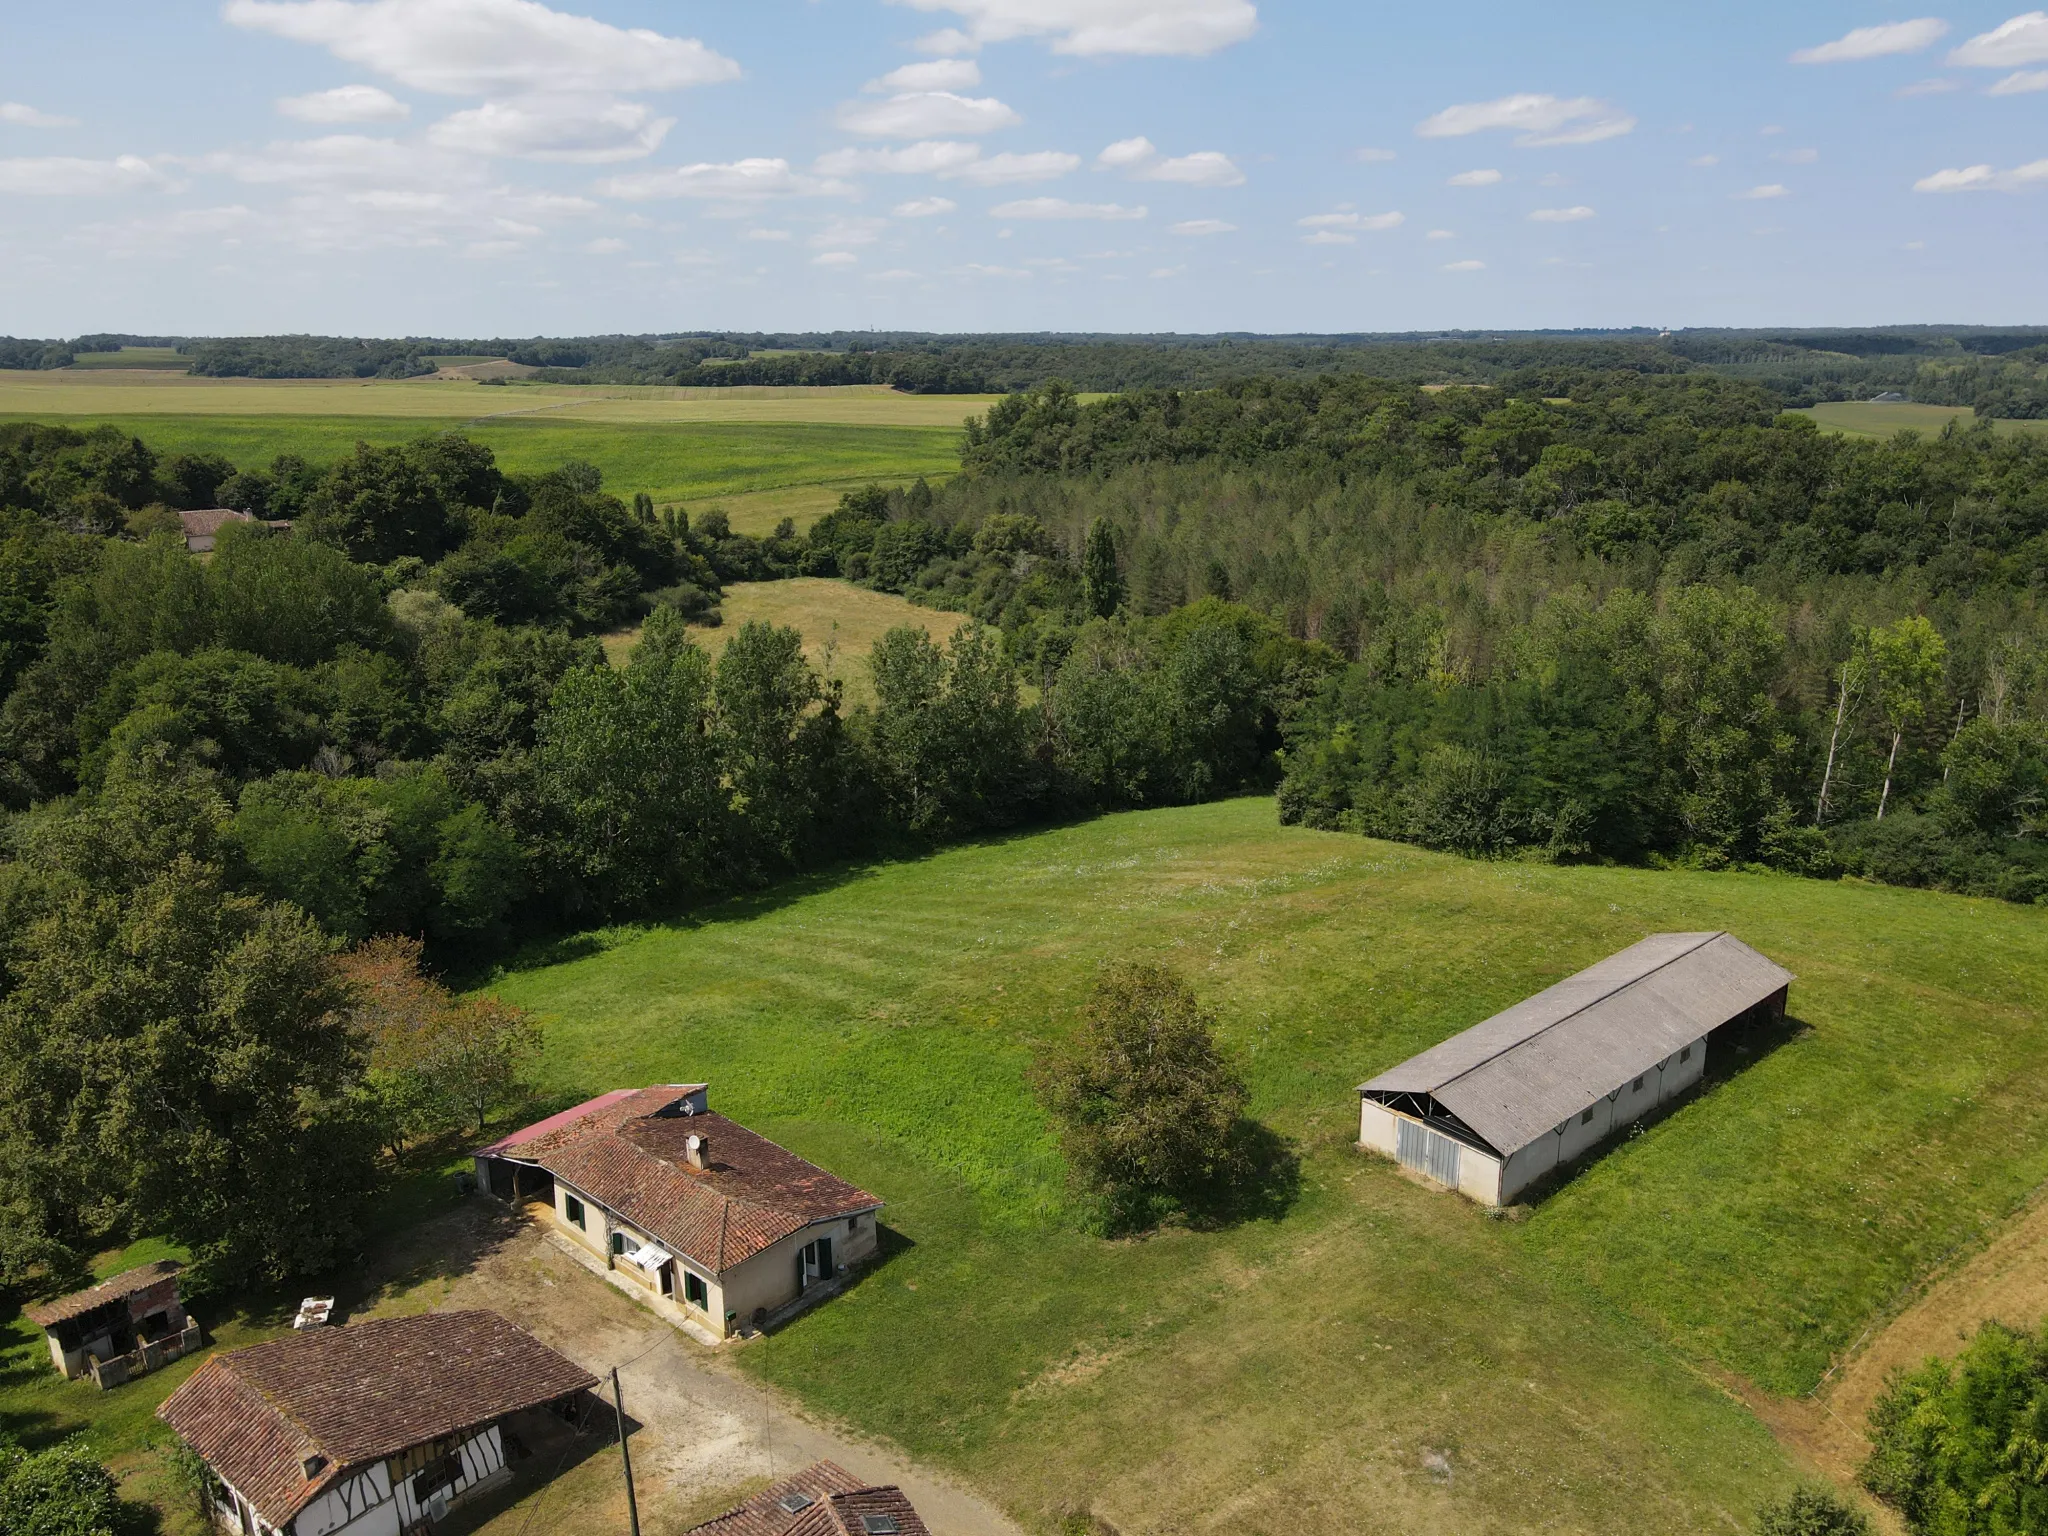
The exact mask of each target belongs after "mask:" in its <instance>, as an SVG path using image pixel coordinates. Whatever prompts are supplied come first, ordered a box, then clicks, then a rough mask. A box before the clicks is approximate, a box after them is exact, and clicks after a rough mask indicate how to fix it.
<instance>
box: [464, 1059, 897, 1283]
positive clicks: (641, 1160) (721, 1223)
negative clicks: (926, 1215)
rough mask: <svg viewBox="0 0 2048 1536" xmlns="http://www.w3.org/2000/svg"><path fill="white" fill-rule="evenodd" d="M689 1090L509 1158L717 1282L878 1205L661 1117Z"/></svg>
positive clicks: (630, 1100)
mask: <svg viewBox="0 0 2048 1536" xmlns="http://www.w3.org/2000/svg"><path fill="white" fill-rule="evenodd" d="M700 1086H701V1085H700ZM693 1091H697V1089H695V1088H685V1087H681V1086H671V1087H662V1088H647V1089H643V1090H641V1091H640V1092H638V1093H635V1094H631V1095H629V1096H627V1097H625V1098H620V1099H615V1100H613V1101H612V1102H610V1103H608V1104H601V1105H598V1106H597V1107H595V1108H590V1109H589V1110H588V1112H587V1113H583V1114H581V1115H579V1116H577V1117H576V1118H575V1119H573V1120H572V1121H569V1122H568V1123H565V1124H562V1125H558V1126H555V1127H553V1128H551V1129H549V1130H547V1131H545V1132H544V1133H542V1134H540V1135H537V1136H535V1137H533V1138H532V1139H531V1140H528V1141H525V1142H524V1143H522V1144H520V1145H517V1146H516V1147H515V1148H513V1149H511V1151H510V1155H512V1156H515V1157H518V1158H520V1159H522V1160H525V1161H530V1162H533V1163H535V1164H537V1165H538V1166H540V1167H542V1168H544V1169H546V1170H547V1171H548V1172H549V1173H551V1174H553V1175H554V1176H555V1177H556V1178H558V1179H560V1180H561V1181H562V1182H563V1183H565V1184H568V1185H569V1186H571V1187H572V1188H574V1189H576V1190H579V1191H580V1192H582V1193H583V1194H586V1195H588V1196H589V1197H590V1198H591V1199H592V1200H594V1201H596V1202H597V1203H598V1204H600V1205H602V1206H604V1207H605V1208H606V1209H608V1210H611V1211H615V1212H616V1213H618V1214H619V1215H620V1216H622V1217H624V1218H625V1219H626V1220H627V1221H629V1222H631V1223H632V1224H633V1225H634V1226H636V1227H638V1228H639V1229H640V1230H641V1231H643V1232H645V1233H647V1234H648V1235H649V1236H650V1237H652V1238H654V1239H655V1241H657V1242H659V1243H661V1244H662V1245H663V1246H664V1247H666V1248H668V1249H669V1250H670V1251H671V1252H675V1253H680V1254H682V1255H683V1256H684V1257H686V1258H689V1259H692V1260H694V1261H695V1262H696V1263H698V1264H700V1265H702V1266H703V1267H704V1268H705V1269H707V1270H709V1271H710V1272H711V1273H713V1274H719V1273H722V1272H723V1271H725V1270H728V1269H730V1268H732V1266H733V1265H735V1264H739V1263H743V1262H745V1261H746V1260H747V1259H750V1258H752V1257H753V1256H754V1255H755V1254H757V1253H760V1252H762V1251H763V1250H765V1249H767V1248H769V1247H770V1246H772V1245H773V1244H774V1243H776V1242H777V1241H778V1240H780V1239H781V1238H784V1237H787V1236H788V1235H789V1234H790V1233H792V1232H798V1231H801V1230H802V1229H803V1228H805V1227H807V1226H809V1225H811V1224H812V1223H813V1222H818V1221H831V1220H835V1219H843V1218H845V1217H848V1216H853V1215H856V1214H858V1213H860V1212H864V1211H872V1210H877V1209H879V1208H880V1207H881V1204H882V1202H881V1201H879V1200H877V1199H876V1198H875V1197H874V1196H873V1195H871V1194H869V1193H867V1191H865V1190H862V1189H857V1188H855V1187H854V1186H853V1185H851V1184H849V1183H847V1182H846V1181H845V1180H844V1179H840V1178H835V1177H834V1176H833V1175H831V1174H829V1173H827V1172H826V1171H825V1170H824V1169H822V1168H820V1167H819V1166H818V1165H817V1164H815V1163H812V1162H807V1161H805V1160H804V1159H803V1158H801V1157H798V1156H797V1155H796V1154H795V1153H794V1152H791V1151H789V1150H787V1149H786V1148H783V1147H778V1146H777V1145H776V1144H775V1143H774V1142H772V1141H770V1140H768V1139H767V1138H766V1137H765V1136H759V1135H756V1134H755V1133H754V1132H752V1131H750V1130H748V1129H747V1128H746V1127H745V1126H743V1125H739V1124H737V1123H735V1122H734V1121H731V1120H728V1119H726V1118H725V1116H723V1115H716V1114H712V1113H710V1112H708V1111H707V1112H705V1113H702V1114H696V1115H672V1114H664V1113H662V1111H664V1110H667V1109H668V1108H669V1107H670V1106H671V1105H673V1104H675V1103H676V1102H677V1101H678V1099H679V1098H680V1097H681V1096H682V1095H684V1094H686V1093H689V1092H693ZM593 1103H594V1104H595V1103H596V1101H593ZM543 1124H545V1122H543ZM691 1136H701V1137H703V1138H704V1141H705V1144H706V1147H707V1149H708V1154H709V1158H710V1164H709V1166H708V1167H705V1168H702V1169H698V1168H693V1167H691V1166H690V1164H689V1161H688V1158H687V1154H686V1150H685V1144H686V1143H687V1142H688V1140H689V1138H690V1137H691ZM489 1150H490V1149H488V1148H487V1149H486V1151H487V1152H488V1151H489Z"/></svg>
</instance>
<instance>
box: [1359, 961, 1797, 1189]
mask: <svg viewBox="0 0 2048 1536" xmlns="http://www.w3.org/2000/svg"><path fill="white" fill-rule="evenodd" d="M1791 984H1792V975H1791V973H1790V972H1789V971H1785V970H1781V969H1780V968H1779V967H1778V966H1776V965H1774V964H1772V963H1771V962H1770V961H1769V960H1766V959H1765V958H1764V957H1763V956H1762V955H1760V954H1758V953H1757V952H1756V951H1755V950H1753V949H1751V948H1750V947H1749V946H1748V945H1747V944H1745V943H1743V942H1742V941H1741V940H1740V939H1737V938H1735V937H1733V936H1732V935H1730V934H1726V933H1659V934H1652V935H1651V936H1650V937H1649V938H1647V939H1644V940H1643V941H1642V942H1641V943H1640V944H1633V945H1630V946H1629V947H1628V948H1627V949H1624V950H1623V951H1621V953H1619V954H1617V955H1610V956H1608V957H1607V958H1606V959H1605V960H1602V961H1601V962H1600V963H1599V964H1598V965H1594V966H1590V967H1588V968H1587V969H1586V970H1583V971H1581V972H1579V973H1578V975H1576V976H1571V977H1567V978H1566V979H1565V980H1563V981H1561V982H1559V983H1558V984H1557V985H1556V986H1554V987H1549V988H1547V989H1545V990H1544V991H1542V992H1539V993H1537V994H1536V995H1535V996H1534V997H1531V998H1528V999H1526V1000H1524V1001H1522V1002H1519V1003H1517V1004H1515V1006H1514V1007H1512V1008H1510V1009H1508V1010H1507V1011H1506V1012H1505V1013H1498V1014H1495V1015H1494V1016H1493V1017H1492V1018H1490V1019H1488V1020H1486V1021H1485V1022H1484V1023H1481V1024H1475V1025H1473V1026H1472V1027H1471V1028H1470V1029H1468V1030H1466V1031H1465V1032H1464V1033H1463V1034H1461V1035H1454V1036H1452V1037H1451V1038H1450V1039H1448V1040H1446V1041H1444V1042H1443V1043H1442V1044H1441V1045H1437V1046H1432V1047H1431V1048H1430V1049H1429V1050H1426V1051H1424V1052H1423V1053H1422V1054H1421V1055H1420V1056H1416V1057H1413V1058H1411V1059H1410V1060H1408V1061H1404V1062H1403V1063H1401V1065H1400V1066H1398V1067H1395V1068H1393V1069H1392V1070H1391V1071H1388V1072H1382V1073H1381V1074H1380V1075H1379V1076H1378V1077H1376V1078H1374V1079H1373V1080H1372V1081H1371V1082H1369V1083H1365V1084H1363V1085H1361V1086H1360V1088H1359V1090H1358V1093H1359V1098H1360V1108H1359V1125H1358V1140H1359V1144H1360V1145H1361V1146H1364V1147H1368V1148H1371V1149H1373V1150H1375V1151H1379V1152H1384V1153H1385V1154H1386V1155H1387V1156H1389V1157H1392V1158H1395V1159H1397V1160H1399V1161H1400V1162H1401V1163H1402V1164H1403V1165H1404V1166H1406V1167H1408V1168H1412V1169H1414V1170H1415V1171H1416V1172H1418V1173H1421V1174H1423V1175H1424V1176H1426V1177H1428V1178H1430V1179H1433V1180H1434V1181H1436V1182H1437V1183H1439V1184H1443V1185H1446V1186H1448V1187H1449V1188H1452V1189H1455V1190H1458V1191H1459V1192H1460V1193H1462V1194H1465V1195H1468V1196H1470V1197H1471V1198H1472V1199H1474V1200H1477V1201H1478V1202H1479V1203H1480V1204H1482V1205H1505V1204H1507V1203H1508V1202H1509V1201H1511V1200H1512V1199H1513V1198H1514V1197H1515V1196H1516V1195H1517V1194H1518V1193H1520V1192H1521V1191H1522V1190H1524V1189H1526V1188H1528V1187H1529V1185H1530V1184H1531V1183H1533V1182H1534V1181H1535V1180H1537V1179H1538V1178H1541V1177H1542V1176H1543V1175H1544V1174H1546V1173H1548V1172H1550V1170H1552V1169H1553V1168H1558V1167H1561V1166H1563V1165H1564V1164H1567V1163H1569V1162H1571V1161H1572V1160H1573V1159H1574V1158H1576V1157H1578V1156H1579V1155H1580V1154H1581V1153H1583V1152H1585V1151H1587V1150H1588V1149H1589V1148H1591V1147H1594V1146H1596V1145H1598V1144H1599V1143H1600V1142H1602V1141H1604V1140H1606V1139H1607V1137H1608V1136H1610V1135H1612V1134H1614V1133H1615V1132H1617V1131H1620V1130H1623V1129H1625V1128H1626V1127H1628V1126H1629V1125H1631V1124H1633V1123H1634V1122H1635V1121H1637V1120H1640V1119H1641V1118H1642V1117H1643V1116H1645V1115H1647V1114H1649V1113H1650V1112H1651V1111H1652V1110H1654V1109H1656V1108H1657V1107H1658V1106H1659V1105H1660V1104H1663V1103H1666V1102H1667V1101H1669V1100H1670V1099H1672V1098H1673V1097H1675V1096H1677V1095H1678V1094H1681V1093H1684V1092H1685V1091H1686V1090H1687V1089H1688V1088H1691V1087H1692V1086H1694V1085H1695V1084H1696V1083H1698V1082H1699V1080H1700V1077H1701V1074H1702V1073H1703V1072H1704V1071H1705V1069H1706V1064H1707V1043H1708V1037H1709V1036H1710V1035H1712V1034H1713V1032H1714V1031H1715V1030H1717V1029H1723V1028H1725V1027H1727V1026H1729V1025H1735V1026H1737V1027H1741V1026H1743V1025H1746V1024H1748V1023H1751V1022H1754V1021H1759V1020H1764V1019H1777V1018H1782V1017H1783V1016H1784V1012H1785V994H1786V989H1787V988H1788V987H1790V985H1791Z"/></svg>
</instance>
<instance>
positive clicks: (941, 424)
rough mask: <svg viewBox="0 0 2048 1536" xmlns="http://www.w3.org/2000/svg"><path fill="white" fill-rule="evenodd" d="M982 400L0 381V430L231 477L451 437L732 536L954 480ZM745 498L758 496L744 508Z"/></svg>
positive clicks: (753, 392)
mask: <svg viewBox="0 0 2048 1536" xmlns="http://www.w3.org/2000/svg"><path fill="white" fill-rule="evenodd" d="M986 404H987V402H986V401H985V400H981V399H979V398H970V397H963V396H924V395H899V394H896V393H895V392H893V391H891V390H887V389H882V388H866V387H859V388H850V389H773V388H759V389H664V388H659V387H653V386H648V387H638V386H634V387H623V386H622V387H617V388H605V389H599V388H592V387H583V386H552V387H547V386H530V385H517V386H506V387H503V388H499V387H493V386H486V385H480V384H476V383H474V382H471V381H469V380H463V379H454V380H449V379H438V380H431V381H428V380H404V381H389V380H367V381H365V380H356V379H345V380H334V379H318V380H292V381H276V382H273V381H268V380H249V379H197V378H189V377H185V376H183V375H178V374H145V373H126V374H122V375H120V376H118V378H115V379H113V380H112V381H111V382H110V379H109V375H107V374H105V373H92V372H86V373H75V374H74V373H69V372H65V371H54V372H48V373H19V372H15V373H0V421H22V420H35V421H56V422H63V423H66V424H68V425H72V426H78V427H88V426H95V425H98V424H100V423H102V422H108V423H111V424H113V425H114V426H117V427H119V428H120V429H121V430H122V431H124V432H131V433H133V434H135V435H136V436H138V437H140V438H142V439H143V440H144V441H146V442H148V443H149V444H150V445H151V446H152V447H154V448H156V449H157V450H158V451H159V452H161V453H219V454H223V455H225V456H226V457H227V458H229V459H231V460H233V461H234V463H235V464H236V465H237V466H240V467H244V468H247V467H254V466H260V465H265V464H268V463H269V462H270V460H271V459H273V458H274V457H276V456H277V455H278V454H280V453H295V454H298V455H300V456H301V457H302V458H305V459H307V460H309V461H311V462H313V463H326V462H329V461H332V460H334V459H337V458H341V457H343V456H345V455H346V454H348V453H349V452H350V451H352V450H353V448H354V447H355V445H356V443H357V442H359V441H360V442H368V443H374V444H377V445H379V446H386V445H390V444H394V443H403V442H408V441H410V440H412V439H414V438H417V437H421V436H424V435H426V434H428V433H433V432H451V431H460V432H463V433H465V434H466V435H468V436H470V437H473V438H475V439H476V440H478V441H479V442H482V443H485V444H487V445H488V446H489V447H490V448H491V450H492V452H494V453H495V454H496V455H497V458H498V462H499V464H500V465H501V466H503V467H504V468H505V469H508V470H512V471H515V472H533V471H539V470H546V469H553V468H555V467H556V466H557V465H560V464H562V463H565V462H567V461H568V460H570V459H584V460H587V461H588V462H590V463H592V464H595V465H597V467H598V468H599V469H601V470H603V471H604V477H605V485H606V487H607V488H608V489H610V490H611V491H613V492H614V493H616V494H618V495H621V496H630V495H632V494H633V493H634V492H636V491H645V492H647V493H648V494H649V495H651V496H653V497H654V499H655V500H656V501H657V502H660V503H664V504H674V503H683V504H686V505H690V506H691V507H692V509H693V510H694V508H695V505H696V504H697V503H700V502H703V501H705V500H707V499H711V498H716V499H720V500H723V499H724V498H727V497H733V498H742V497H744V498H748V499H749V500H748V503H747V504H740V503H739V502H738V501H737V500H736V502H735V506H734V508H733V515H734V526H735V527H736V528H739V529H740V531H742V532H747V533H766V532H769V531H770V530H772V529H773V527H774V526H775V523H776V522H777V521H779V520H780V519H781V518H783V517H789V516H795V517H797V519H798V521H799V523H800V524H802V525H803V526H806V527H807V526H809V523H810V521H811V520H812V519H814V518H816V517H817V516H819V515H821V514H822V513H824V512H826V511H829V510H830V509H831V507H832V506H833V504H835V503H836V502H837V501H838V499H839V495H840V493H841V492H842V491H844V490H846V489H848V488H850V487H852V486H856V485H863V484H867V483H868V482H870V481H879V482H882V483H885V484H900V483H903V482H906V481H909V480H912V479H914V478H916V477H917V476H919V475H925V476H928V477H943V476H945V475H948V474H950V473H952V472H953V471H955V470H957V469H958V468H959V447H960V426H961V423H962V422H963V421H964V420H965V419H966V418H967V416H969V415H970V414H973V413H974V412H976V411H979V410H981V409H985V408H986ZM754 498H760V500H759V503H758V506H756V505H755V504H753V499H754Z"/></svg>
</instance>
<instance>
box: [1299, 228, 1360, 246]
mask: <svg viewBox="0 0 2048 1536" xmlns="http://www.w3.org/2000/svg"><path fill="white" fill-rule="evenodd" d="M1301 243H1302V244H1303V245H1356V244H1358V236H1356V235H1347V234H1345V233H1344V231H1343V230H1341V229H1319V230H1317V231H1316V232H1315V233H1314V234H1310V235H1303V236H1302V237H1301Z"/></svg>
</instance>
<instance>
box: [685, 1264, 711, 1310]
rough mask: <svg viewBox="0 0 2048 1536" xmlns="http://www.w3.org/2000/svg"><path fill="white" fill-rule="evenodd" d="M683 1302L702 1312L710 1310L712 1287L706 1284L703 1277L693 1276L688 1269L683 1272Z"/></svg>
mask: <svg viewBox="0 0 2048 1536" xmlns="http://www.w3.org/2000/svg"><path fill="white" fill-rule="evenodd" d="M683 1300H685V1301H687V1302H688V1303H689V1304H690V1305H691V1306H693V1307H695V1308H697V1310H698V1311H700V1312H705V1311H709V1310H710V1308H711V1287H710V1286H708V1285H706V1284H705V1283H704V1277H703V1276H702V1275H693V1274H691V1273H690V1272H689V1271H688V1270H687V1269H686V1270H684V1271H683Z"/></svg>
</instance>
